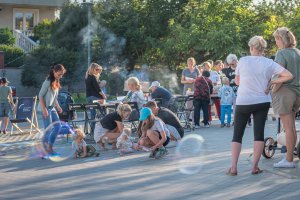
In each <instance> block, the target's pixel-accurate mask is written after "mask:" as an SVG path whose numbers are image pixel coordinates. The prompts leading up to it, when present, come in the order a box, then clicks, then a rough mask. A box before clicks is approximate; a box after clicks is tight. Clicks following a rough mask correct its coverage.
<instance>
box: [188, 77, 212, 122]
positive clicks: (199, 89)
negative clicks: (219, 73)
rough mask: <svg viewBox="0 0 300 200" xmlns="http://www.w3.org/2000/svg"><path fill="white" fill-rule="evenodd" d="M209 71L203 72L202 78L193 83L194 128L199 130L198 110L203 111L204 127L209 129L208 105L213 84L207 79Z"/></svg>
mask: <svg viewBox="0 0 300 200" xmlns="http://www.w3.org/2000/svg"><path fill="white" fill-rule="evenodd" d="M209 76H210V73H209V71H203V73H202V76H201V77H198V78H197V79H196V81H195V92H194V100H193V104H194V123H195V128H200V124H199V121H200V110H201V109H202V111H203V118H204V119H203V122H204V127H206V128H209V114H208V105H209V103H210V95H211V94H212V92H213V84H212V82H211V80H210V79H209Z"/></svg>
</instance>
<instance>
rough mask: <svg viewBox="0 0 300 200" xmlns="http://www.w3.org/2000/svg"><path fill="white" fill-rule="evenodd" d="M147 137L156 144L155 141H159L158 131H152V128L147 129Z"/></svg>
mask: <svg viewBox="0 0 300 200" xmlns="http://www.w3.org/2000/svg"><path fill="white" fill-rule="evenodd" d="M147 137H148V138H149V139H150V141H151V142H152V143H153V144H154V145H156V144H157V143H159V141H160V139H159V136H158V133H157V132H156V131H152V130H148V131H147Z"/></svg>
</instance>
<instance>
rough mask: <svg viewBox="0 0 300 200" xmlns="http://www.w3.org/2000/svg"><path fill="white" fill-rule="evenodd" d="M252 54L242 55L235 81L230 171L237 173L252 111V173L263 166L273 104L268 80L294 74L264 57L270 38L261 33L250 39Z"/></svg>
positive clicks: (279, 79)
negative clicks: (268, 91)
mask: <svg viewBox="0 0 300 200" xmlns="http://www.w3.org/2000/svg"><path fill="white" fill-rule="evenodd" d="M248 45H249V48H250V53H251V56H245V57H242V58H241V59H240V61H239V63H238V64H237V68H236V71H235V73H236V74H235V83H236V84H237V85H238V86H239V89H238V91H237V99H236V110H235V115H234V130H233V138H232V143H231V153H232V162H231V167H230V168H229V170H228V172H227V175H230V176H236V175H237V163H238V159H239V156H240V152H241V148H242V139H243V135H244V132H245V128H246V125H247V122H248V119H249V117H250V116H251V115H253V121H254V126H253V131H254V146H253V161H252V170H251V174H253V175H255V174H259V173H261V172H262V170H261V169H260V168H259V167H258V163H259V160H260V157H261V154H262V152H263V148H264V129H265V123H266V119H267V115H268V111H269V108H270V98H269V95H268V94H266V92H265V91H266V88H267V87H268V83H269V80H270V79H271V78H272V76H274V75H276V76H278V77H279V78H278V79H277V80H276V81H273V83H281V82H285V81H288V80H291V79H292V78H293V75H292V74H291V73H290V72H289V71H287V70H286V69H284V68H283V67H282V66H280V65H279V64H277V63H276V62H274V61H273V60H271V59H268V58H266V57H264V51H265V49H266V48H267V42H266V41H265V40H264V39H263V37H261V36H254V37H252V38H251V39H250V41H249V43H248Z"/></svg>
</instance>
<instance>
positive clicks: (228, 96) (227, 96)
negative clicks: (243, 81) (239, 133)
mask: <svg viewBox="0 0 300 200" xmlns="http://www.w3.org/2000/svg"><path fill="white" fill-rule="evenodd" d="M222 83H223V86H222V87H221V88H220V90H219V92H218V96H219V97H221V128H223V127H224V126H225V123H224V121H225V113H226V112H227V127H230V123H231V105H232V103H233V100H234V95H235V94H234V91H233V89H232V87H230V86H229V79H228V78H227V77H224V78H222Z"/></svg>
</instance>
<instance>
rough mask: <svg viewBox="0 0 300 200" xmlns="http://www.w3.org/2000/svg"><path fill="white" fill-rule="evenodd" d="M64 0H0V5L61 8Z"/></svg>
mask: <svg viewBox="0 0 300 200" xmlns="http://www.w3.org/2000/svg"><path fill="white" fill-rule="evenodd" d="M64 2H66V0H1V1H0V4H13V5H31V6H49V7H61V6H62V5H63V4H64Z"/></svg>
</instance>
